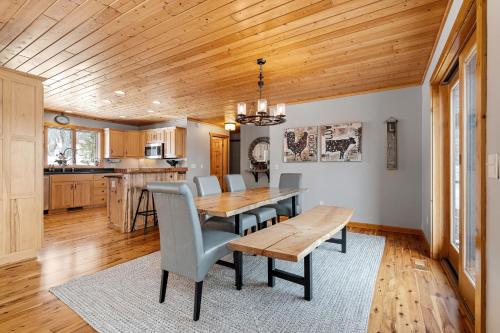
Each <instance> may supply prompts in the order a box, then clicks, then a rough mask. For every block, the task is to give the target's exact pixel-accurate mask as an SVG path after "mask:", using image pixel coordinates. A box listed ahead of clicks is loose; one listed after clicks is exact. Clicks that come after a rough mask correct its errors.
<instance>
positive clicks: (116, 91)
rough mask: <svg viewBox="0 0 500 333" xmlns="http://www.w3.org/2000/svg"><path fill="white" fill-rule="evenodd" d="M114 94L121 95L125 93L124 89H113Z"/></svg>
mask: <svg viewBox="0 0 500 333" xmlns="http://www.w3.org/2000/svg"><path fill="white" fill-rule="evenodd" d="M115 95H118V96H123V95H125V91H123V90H115Z"/></svg>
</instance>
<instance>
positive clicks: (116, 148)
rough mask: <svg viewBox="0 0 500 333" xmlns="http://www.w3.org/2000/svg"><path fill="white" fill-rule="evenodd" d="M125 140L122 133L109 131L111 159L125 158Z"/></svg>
mask: <svg viewBox="0 0 500 333" xmlns="http://www.w3.org/2000/svg"><path fill="white" fill-rule="evenodd" d="M124 139H125V137H124V133H123V132H122V131H116V130H112V129H110V130H109V157H123V156H125V149H124V148H125V145H124Z"/></svg>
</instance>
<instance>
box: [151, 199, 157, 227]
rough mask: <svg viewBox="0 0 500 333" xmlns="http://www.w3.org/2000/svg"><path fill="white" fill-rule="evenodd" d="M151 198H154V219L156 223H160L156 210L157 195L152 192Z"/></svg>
mask: <svg viewBox="0 0 500 333" xmlns="http://www.w3.org/2000/svg"><path fill="white" fill-rule="evenodd" d="M151 199H152V200H153V211H154V215H153V219H154V225H158V213H157V212H156V204H155V196H154V194H153V193H151Z"/></svg>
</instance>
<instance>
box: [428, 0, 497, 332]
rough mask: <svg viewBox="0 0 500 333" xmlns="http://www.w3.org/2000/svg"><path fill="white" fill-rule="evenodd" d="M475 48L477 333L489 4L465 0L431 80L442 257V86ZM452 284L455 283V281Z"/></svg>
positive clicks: (482, 326)
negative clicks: (468, 47)
mask: <svg viewBox="0 0 500 333" xmlns="http://www.w3.org/2000/svg"><path fill="white" fill-rule="evenodd" d="M473 35H475V38H476V47H477V72H478V74H479V77H478V80H477V114H478V122H477V142H478V153H477V156H476V162H477V165H478V172H477V175H476V176H477V189H476V191H477V193H476V197H477V198H478V200H477V211H478V221H477V223H476V225H477V237H476V251H477V260H478V267H477V281H476V290H475V295H474V296H475V297H474V298H475V301H474V310H473V312H472V311H470V309H469V308H468V307H467V306H466V305H465V303H464V302H463V301H461V307H462V309H464V312H465V313H466V314H467V315H466V319H467V321H468V323H469V325H470V327H471V328H472V329H473V330H474V332H476V333H483V332H485V331H486V322H485V316H486V308H485V302H486V294H485V289H486V274H485V273H486V173H485V171H486V60H487V59H486V50H487V48H486V0H464V2H463V4H462V7H461V8H460V11H459V13H458V15H457V18H456V20H455V22H454V24H453V27H452V29H451V31H450V34H449V37H448V39H447V41H446V44H445V46H444V48H443V51H442V53H441V55H440V57H439V60H438V64H437V65H436V68H435V70H434V72H433V74H432V77H431V80H430V86H431V112H432V177H431V178H432V222H431V240H430V253H431V257H432V258H434V259H441V258H442V257H443V254H444V251H445V246H446V243H445V237H444V235H445V232H446V228H445V223H444V222H445V221H446V220H445V219H446V218H449V216H447V215H449V209H448V208H449V190H448V184H449V177H446V175H447V172H449V171H447V170H449V167H446V166H447V162H446V161H447V160H449V158H448V157H449V154H446V151H447V150H449V142H448V143H447V139H446V138H447V137H448V135H447V134H448V133H449V131H448V130H447V128H449V119H447V117H446V116H445V115H446V113H447V112H448V110H447V109H446V108H445V105H446V104H445V102H444V95H445V94H443V85H442V83H443V82H446V81H447V80H448V79H449V76H450V74H451V73H452V72H453V70H454V67H455V64H456V63H457V60H458V58H459V55H460V53H461V52H462V50H463V49H464V48H465V47H466V44H467V42H468V41H469V39H470V38H471V36H473ZM452 285H453V283H452Z"/></svg>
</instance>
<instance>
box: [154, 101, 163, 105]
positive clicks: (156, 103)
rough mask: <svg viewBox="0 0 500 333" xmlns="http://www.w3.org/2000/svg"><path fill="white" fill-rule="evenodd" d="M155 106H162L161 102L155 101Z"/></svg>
mask: <svg viewBox="0 0 500 333" xmlns="http://www.w3.org/2000/svg"><path fill="white" fill-rule="evenodd" d="M153 104H155V105H160V104H161V103H160V101H153Z"/></svg>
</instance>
